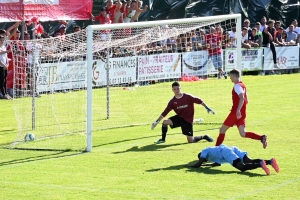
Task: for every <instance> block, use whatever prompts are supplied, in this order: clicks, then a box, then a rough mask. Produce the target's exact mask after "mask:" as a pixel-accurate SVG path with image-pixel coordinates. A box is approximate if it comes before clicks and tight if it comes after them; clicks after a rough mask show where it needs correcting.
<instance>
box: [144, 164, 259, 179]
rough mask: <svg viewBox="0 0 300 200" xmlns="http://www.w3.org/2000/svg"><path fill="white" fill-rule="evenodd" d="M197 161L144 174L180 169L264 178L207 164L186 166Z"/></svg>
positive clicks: (252, 173) (151, 170)
mask: <svg viewBox="0 0 300 200" xmlns="http://www.w3.org/2000/svg"><path fill="white" fill-rule="evenodd" d="M197 161H198V160H195V161H192V162H189V163H187V164H181V165H174V166H170V167H165V168H156V169H149V170H146V172H157V171H162V170H182V169H185V170H186V171H187V172H195V173H203V174H209V175H216V174H240V175H245V176H249V177H257V176H265V175H263V174H258V173H255V172H253V171H251V172H249V171H246V172H240V171H238V170H234V171H222V170H221V169H220V168H221V167H222V166H218V167H212V166H207V165H208V164H204V165H202V166H201V167H200V168H193V167H189V166H188V165H191V164H194V163H196V162H197ZM232 168H233V169H235V168H234V167H232ZM259 169H260V168H258V169H257V170H259Z"/></svg>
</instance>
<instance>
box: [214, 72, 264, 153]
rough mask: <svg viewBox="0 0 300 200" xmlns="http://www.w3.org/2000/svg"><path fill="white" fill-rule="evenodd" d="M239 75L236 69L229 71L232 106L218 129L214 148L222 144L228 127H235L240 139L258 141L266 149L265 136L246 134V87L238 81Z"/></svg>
mask: <svg viewBox="0 0 300 200" xmlns="http://www.w3.org/2000/svg"><path fill="white" fill-rule="evenodd" d="M240 74H241V73H240V71H239V70H237V69H233V70H231V71H230V79H231V81H232V82H233V83H234V87H233V89H232V103H233V105H232V109H231V112H230V113H229V115H228V117H227V118H226V120H225V121H224V123H223V125H222V127H221V128H220V134H219V137H218V139H217V142H216V146H219V145H220V144H222V143H223V141H224V138H225V133H226V131H227V130H228V129H229V128H230V127H233V126H234V125H236V126H237V127H238V129H239V132H240V135H241V136H242V137H246V138H251V139H254V140H260V141H261V142H262V144H263V148H266V147H267V145H268V143H267V136H266V135H257V134H256V133H253V132H246V128H245V127H246V105H247V103H248V98H247V90H246V86H245V85H244V83H243V82H242V81H240Z"/></svg>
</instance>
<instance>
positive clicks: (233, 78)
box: [229, 69, 241, 82]
mask: <svg viewBox="0 0 300 200" xmlns="http://www.w3.org/2000/svg"><path fill="white" fill-rule="evenodd" d="M229 74H230V80H231V81H232V82H237V81H238V80H239V79H240V77H241V71H240V70H238V69H233V70H231V71H230V72H229Z"/></svg>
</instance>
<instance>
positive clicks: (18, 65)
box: [9, 15, 241, 151]
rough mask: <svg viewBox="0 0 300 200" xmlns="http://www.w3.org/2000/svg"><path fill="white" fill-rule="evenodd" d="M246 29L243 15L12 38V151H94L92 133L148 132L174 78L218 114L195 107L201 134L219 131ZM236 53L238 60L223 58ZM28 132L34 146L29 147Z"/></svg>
mask: <svg viewBox="0 0 300 200" xmlns="http://www.w3.org/2000/svg"><path fill="white" fill-rule="evenodd" d="M240 24H241V21H240V15H226V16H213V17H202V18H190V19H178V20H165V21H153V22H138V23H124V24H111V25H93V26H89V27H88V28H87V29H86V30H81V31H79V32H76V33H73V34H67V35H64V36H57V37H52V38H47V39H36V40H28V41H26V40H25V41H9V45H10V46H11V48H12V50H13V51H12V55H11V59H12V61H13V62H12V63H13V66H12V67H11V69H10V70H9V72H10V75H12V76H13V77H14V78H13V87H12V88H11V91H12V92H13V94H12V95H13V96H14V109H15V115H16V119H17V123H18V134H17V138H16V140H15V141H14V142H13V144H12V145H11V147H13V148H26V149H28V148H32V149H54V150H55V149H59V150H85V149H86V150H87V151H90V150H91V149H92V142H91V141H92V140H91V139H92V132H93V134H98V131H99V134H101V130H103V129H112V131H113V128H121V127H128V126H142V125H145V126H144V128H145V129H150V126H148V125H150V124H151V123H152V122H153V121H154V120H156V119H157V117H158V116H159V115H160V114H161V113H162V111H163V110H164V108H165V107H166V105H167V103H168V101H169V100H170V99H171V97H172V96H173V92H172V89H171V84H172V82H174V81H180V83H181V87H182V91H183V92H185V93H191V94H193V95H195V96H198V97H200V98H201V99H202V100H204V101H205V102H206V103H207V104H208V105H209V106H210V107H211V108H212V109H214V110H215V111H216V113H217V115H208V114H207V113H206V110H205V109H203V107H202V106H196V109H195V110H196V111H195V119H200V118H201V119H202V120H198V122H199V123H200V121H201V124H202V125H203V126H195V131H197V130H205V129H211V128H216V127H219V126H220V124H221V123H222V120H223V119H224V118H225V117H226V114H227V112H228V108H224V105H225V104H226V105H228V104H230V99H228V98H227V96H226V97H224V96H223V95H222V93H223V92H224V90H226V92H227V91H228V88H230V87H232V83H231V82H230V81H228V80H226V79H225V78H226V71H228V70H230V67H228V68H226V67H225V66H226V65H225V63H226V62H228V63H231V64H232V65H230V66H231V67H232V68H233V67H234V66H238V65H239V63H238V59H236V58H237V57H238V56H239V54H240V46H241V31H240V30H241V27H240ZM235 26H236V30H234V27H235ZM230 49H231V50H232V51H234V52H235V59H232V58H230V57H229V56H227V54H228V53H225V50H230ZM225 54H226V55H225ZM228 55H229V54H228ZM226 56H227V57H226ZM172 114H174V113H170V114H169V115H168V116H171V115H172ZM157 131H158V132H159V131H160V130H157ZM28 133H32V134H34V136H35V140H34V141H29V142H25V140H24V136H25V135H26V134H28Z"/></svg>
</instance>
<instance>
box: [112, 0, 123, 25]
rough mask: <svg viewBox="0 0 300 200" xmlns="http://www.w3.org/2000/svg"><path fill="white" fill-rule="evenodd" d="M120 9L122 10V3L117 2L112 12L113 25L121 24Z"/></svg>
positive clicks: (121, 15)
mask: <svg viewBox="0 0 300 200" xmlns="http://www.w3.org/2000/svg"><path fill="white" fill-rule="evenodd" d="M121 8H122V3H121V1H120V0H118V2H117V4H116V9H115V12H114V21H113V23H114V24H117V23H123V13H122V11H121Z"/></svg>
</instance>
